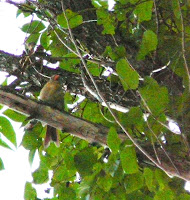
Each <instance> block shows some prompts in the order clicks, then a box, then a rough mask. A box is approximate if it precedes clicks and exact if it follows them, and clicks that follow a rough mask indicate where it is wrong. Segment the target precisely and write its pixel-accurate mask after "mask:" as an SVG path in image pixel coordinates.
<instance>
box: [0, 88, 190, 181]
mask: <svg viewBox="0 0 190 200" xmlns="http://www.w3.org/2000/svg"><path fill="white" fill-rule="evenodd" d="M0 104H3V105H6V106H8V107H9V108H11V109H13V110H15V111H17V112H20V113H22V114H24V115H26V116H34V118H36V119H38V120H40V121H42V122H45V123H47V124H49V125H51V126H53V127H55V128H57V129H60V130H63V131H65V132H68V133H70V134H72V135H74V136H76V137H79V138H81V139H84V140H87V141H89V142H98V143H100V144H102V145H104V146H106V145H107V133H108V130H109V129H108V128H107V127H104V126H102V125H98V124H94V123H92V122H89V121H86V120H84V119H80V118H78V117H74V116H72V115H70V114H68V113H66V112H60V111H59V110H56V109H53V108H51V107H50V106H47V105H44V104H42V103H41V102H37V101H35V100H31V99H28V98H27V97H24V96H19V95H17V94H13V93H11V92H7V91H5V90H3V89H0ZM118 135H119V138H120V139H121V140H122V141H124V140H125V139H127V137H126V135H124V134H120V133H119V134H118ZM144 148H145V149H146V150H148V152H149V153H150V154H151V155H154V151H153V150H152V148H151V147H150V146H148V147H146V146H145V147H144ZM157 153H158V156H159V159H160V160H161V166H162V168H163V169H164V171H165V172H166V173H168V174H169V175H172V176H177V177H179V178H181V179H183V180H186V181H190V173H189V172H190V162H189V161H188V160H184V159H182V158H179V157H176V156H175V155H170V157H171V158H172V160H173V162H174V164H175V166H176V167H177V169H178V171H179V173H177V172H176V169H175V168H174V167H173V166H172V165H171V163H170V161H169V160H168V158H167V157H166V156H165V154H164V152H163V151H162V149H161V148H160V149H157ZM140 155H141V154H140ZM141 156H142V155H141ZM143 159H146V158H143Z"/></svg>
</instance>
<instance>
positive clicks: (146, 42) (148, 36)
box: [137, 30, 158, 60]
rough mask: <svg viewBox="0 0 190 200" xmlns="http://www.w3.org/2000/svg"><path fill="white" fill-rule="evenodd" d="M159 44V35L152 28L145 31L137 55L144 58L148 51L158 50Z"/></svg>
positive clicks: (138, 57)
mask: <svg viewBox="0 0 190 200" xmlns="http://www.w3.org/2000/svg"><path fill="white" fill-rule="evenodd" d="M157 44H158V39H157V35H156V34H155V33H154V32H153V31H151V30H147V31H145V32H144V34H143V39H142V43H141V46H140V50H139V53H138V55H137V59H138V60H144V59H145V56H146V55H147V54H148V53H150V52H151V51H154V50H156V48H157Z"/></svg>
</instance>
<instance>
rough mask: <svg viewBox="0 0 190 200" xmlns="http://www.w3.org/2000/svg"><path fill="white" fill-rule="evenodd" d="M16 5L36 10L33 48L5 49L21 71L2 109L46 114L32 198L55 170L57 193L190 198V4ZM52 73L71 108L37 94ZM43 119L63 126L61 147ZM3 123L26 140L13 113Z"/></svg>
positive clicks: (28, 189) (36, 132)
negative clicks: (49, 137)
mask: <svg viewBox="0 0 190 200" xmlns="http://www.w3.org/2000/svg"><path fill="white" fill-rule="evenodd" d="M9 3H12V4H14V5H15V6H17V7H18V8H19V10H18V13H17V15H20V14H24V16H25V17H28V16H31V15H32V16H34V17H33V19H32V20H31V22H30V23H28V24H25V25H24V26H23V27H22V31H23V32H25V33H27V38H26V51H24V52H23V54H22V55H20V56H15V55H11V54H9V53H6V52H4V51H0V62H1V65H0V70H1V71H5V72H8V73H9V75H14V76H15V77H16V80H15V81H14V82H13V83H11V84H10V85H7V82H6V81H5V82H4V83H3V84H2V86H1V89H0V103H1V104H3V105H8V106H9V107H10V109H7V110H6V111H5V112H4V113H3V114H4V115H6V116H7V117H8V118H10V119H12V120H14V121H17V122H22V123H23V126H24V125H26V123H28V121H29V118H26V116H30V119H33V118H35V119H38V120H39V121H36V123H34V124H32V125H31V124H30V127H29V125H27V127H26V128H25V135H24V137H23V140H22V145H23V146H24V148H26V149H27V150H29V151H30V154H29V162H30V163H32V161H33V158H34V155H35V153H36V152H37V153H38V154H39V156H40V167H39V168H38V169H37V170H36V171H35V172H34V173H33V174H32V176H33V182H32V183H29V182H27V183H26V186H25V199H28V200H29V199H30V200H31V199H37V194H36V191H35V189H34V188H33V184H42V183H44V182H47V181H49V176H48V172H49V171H50V170H52V172H53V176H52V177H51V180H50V182H51V186H52V187H53V188H54V197H53V198H52V199H53V200H56V199H95V200H101V199H104V200H105V199H109V200H111V199H123V200H124V199H145V200H146V199H147V200H151V199H155V200H159V199H167V200H170V199H179V200H180V199H181V200H182V199H183V200H184V199H190V195H189V194H188V193H187V192H186V191H185V190H184V183H185V181H189V180H190V173H189V172H190V162H189V161H190V160H189V140H190V136H189V126H190V119H189V118H190V112H189V98H190V95H189V94H190V74H189V66H188V65H189V59H190V57H189V55H190V54H189V51H190V48H189V47H190V46H189V44H190V43H189V42H190V27H189V24H190V12H189V10H190V2H189V1H188V0H186V1H185V0H182V1H180V0H173V1H167V0H161V1H158V0H116V2H115V6H114V9H113V10H111V11H109V10H108V2H107V1H101V0H96V1H95V0H92V1H91V0H80V1H78V0H75V1H72V0H64V1H60V0H55V1H51V0H39V1H38V2H33V1H27V2H26V3H25V4H16V3H14V2H11V1H9ZM36 16H37V17H38V18H36ZM52 66H56V68H55V67H54V68H52ZM105 72H106V73H107V74H108V75H106V73H105ZM53 74H60V76H61V80H62V83H63V85H64V87H63V90H64V92H65V96H64V101H65V112H63V114H60V113H59V112H58V111H57V110H56V109H54V108H52V109H50V108H49V107H48V106H47V105H43V104H42V103H40V102H39V101H38V95H39V91H40V89H41V88H42V87H43V85H44V84H45V83H46V81H47V78H46V77H50V76H52V75H53ZM78 95H82V96H84V97H85V99H84V100H83V101H82V102H80V103H76V102H77V100H78V99H79V96H78ZM31 99H32V100H31ZM74 103H75V104H74ZM68 104H74V106H73V108H72V109H70V107H69V106H68ZM2 107H3V106H1V108H2ZM12 109H14V110H16V111H18V112H15V111H13V110H12ZM34 111H35V112H34ZM42 111H43V114H42ZM20 112H21V113H22V114H21V113H20ZM55 113H57V114H55ZM68 113H70V114H68ZM23 114H25V115H26V116H25V115H23ZM52 116H53V117H52ZM56 116H59V119H60V120H61V119H63V121H65V123H61V122H59V124H58V123H56V122H55V121H56V120H55V121H53V120H54V119H53V118H54V117H56ZM73 116H74V117H73ZM40 121H45V122H48V123H49V124H50V125H53V126H55V127H57V128H59V129H62V132H61V131H60V140H61V145H60V147H59V148H57V147H56V146H55V145H54V144H51V145H50V146H49V147H48V148H47V149H45V150H44V147H43V138H44V134H45V129H44V128H43V126H42V125H41V122H40ZM68 121H69V123H68ZM171 123H173V124H177V125H178V127H179V129H180V132H179V131H177V130H173V129H172V128H171V126H169V125H170V124H171ZM0 126H1V132H2V134H3V135H4V136H5V137H6V138H7V139H9V140H10V141H11V142H12V143H13V144H14V145H15V146H17V142H16V136H15V133H14V130H13V128H12V125H11V123H10V122H9V120H8V119H7V118H5V117H3V116H1V117H0ZM73 127H74V128H73ZM94 142H96V143H94ZM0 145H1V146H4V147H6V148H9V146H8V145H7V144H6V143H5V142H4V141H3V140H2V139H1V138H0ZM106 146H108V147H109V149H108V148H105V147H106ZM0 168H1V169H3V161H2V160H0ZM78 177H80V180H79V178H78Z"/></svg>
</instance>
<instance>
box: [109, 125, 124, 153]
mask: <svg viewBox="0 0 190 200" xmlns="http://www.w3.org/2000/svg"><path fill="white" fill-rule="evenodd" d="M107 143H108V146H109V148H110V149H111V150H112V152H113V153H117V152H118V151H119V146H120V144H121V141H120V139H119V137H118V134H117V131H116V130H115V128H114V127H111V128H110V130H109V132H108V136H107Z"/></svg>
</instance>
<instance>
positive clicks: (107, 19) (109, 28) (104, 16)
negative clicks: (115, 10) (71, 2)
mask: <svg viewBox="0 0 190 200" xmlns="http://www.w3.org/2000/svg"><path fill="white" fill-rule="evenodd" d="M96 14H97V19H98V20H97V24H98V25H103V27H104V30H103V31H102V34H111V35H114V34H115V26H114V24H115V17H114V15H111V14H110V13H109V11H108V10H107V9H104V8H101V9H98V10H96Z"/></svg>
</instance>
